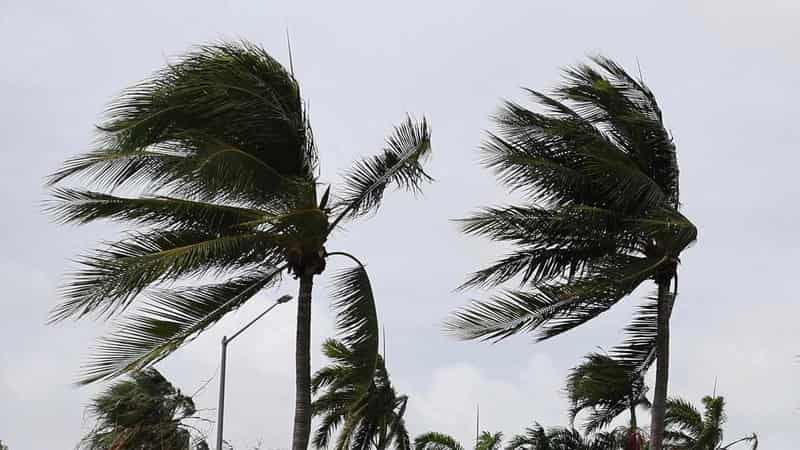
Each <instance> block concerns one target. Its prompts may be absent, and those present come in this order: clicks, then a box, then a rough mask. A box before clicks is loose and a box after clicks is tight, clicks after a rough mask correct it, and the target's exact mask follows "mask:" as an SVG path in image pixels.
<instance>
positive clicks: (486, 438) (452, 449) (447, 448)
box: [414, 431, 503, 450]
mask: <svg viewBox="0 0 800 450" xmlns="http://www.w3.org/2000/svg"><path fill="white" fill-rule="evenodd" d="M502 443H503V433H490V432H488V431H482V432H481V433H480V434H479V435H478V438H477V440H476V441H475V450H499V449H500V448H501V446H502ZM414 450H464V446H463V445H461V443H460V442H458V441H457V440H456V439H455V438H454V437H452V436H449V435H447V434H443V433H437V432H435V431H431V432H428V433H424V434H421V435H419V436H417V437H416V438H414Z"/></svg>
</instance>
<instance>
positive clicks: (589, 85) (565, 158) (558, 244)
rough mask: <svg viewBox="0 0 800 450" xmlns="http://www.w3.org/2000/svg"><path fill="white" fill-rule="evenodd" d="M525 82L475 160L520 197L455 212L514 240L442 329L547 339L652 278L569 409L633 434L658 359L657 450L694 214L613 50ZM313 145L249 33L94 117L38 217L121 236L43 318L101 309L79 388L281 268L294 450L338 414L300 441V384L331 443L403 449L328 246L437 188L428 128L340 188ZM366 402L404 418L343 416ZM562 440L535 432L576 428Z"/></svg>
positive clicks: (301, 114)
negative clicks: (319, 290) (342, 402)
mask: <svg viewBox="0 0 800 450" xmlns="http://www.w3.org/2000/svg"><path fill="white" fill-rule="evenodd" d="M525 92H526V94H527V95H528V96H529V99H530V102H531V104H519V103H516V102H511V101H506V102H504V103H503V104H502V105H501V106H500V109H499V111H498V112H497V113H496V114H495V115H494V116H493V122H494V129H493V130H492V131H491V132H489V133H488V136H487V137H486V139H485V141H484V143H483V144H482V145H481V147H480V153H481V155H482V163H483V164H484V165H485V166H486V168H487V169H488V170H489V171H490V172H492V173H493V174H494V176H495V177H496V178H497V180H498V182H499V183H501V184H502V185H503V186H505V187H506V188H507V189H508V190H509V191H512V192H516V193H518V194H519V196H520V197H521V198H522V200H521V201H520V202H519V203H517V204H514V205H499V206H486V207H483V208H479V209H478V210H477V211H476V212H474V213H473V214H471V215H469V216H468V217H467V218H464V219H461V220H460V224H461V227H462V230H463V232H464V233H465V234H468V235H476V236H480V237H483V238H487V239H489V240H492V241H497V242H503V243H506V244H509V245H510V247H511V249H512V250H511V251H510V252H509V253H508V254H506V255H504V256H502V257H500V258H499V259H498V260H496V261H494V262H491V263H490V264H489V265H487V266H486V267H485V268H483V269H480V270H478V271H476V272H475V273H473V274H471V275H469V276H468V277H467V281H466V282H465V283H464V284H463V285H462V286H461V289H470V288H484V289H489V290H496V291H497V293H496V294H494V295H492V296H490V297H489V298H487V299H485V300H482V301H477V302H473V303H470V304H468V305H466V306H464V307H463V308H461V309H459V310H458V311H455V312H454V313H453V314H452V316H451V317H450V318H449V319H447V321H446V323H445V329H446V330H447V332H449V333H452V334H453V335H455V336H457V337H459V338H462V339H479V340H493V341H497V340H503V339H505V338H508V337H510V336H512V335H515V334H519V333H532V334H534V335H535V336H536V337H537V339H539V340H544V339H549V338H553V337H556V336H558V335H560V334H562V333H564V332H567V331H569V330H571V329H573V328H575V327H578V326H580V325H582V324H584V323H586V322H588V321H590V320H591V319H593V318H595V317H597V316H599V315H601V314H602V313H603V312H605V311H607V310H609V309H610V308H612V307H613V306H614V305H615V304H617V303H618V302H620V301H621V300H622V299H624V298H626V297H628V296H630V295H631V294H632V293H633V292H634V290H636V289H637V288H639V287H640V286H643V285H652V286H653V294H652V295H651V296H649V297H647V298H645V299H642V300H641V302H640V306H639V308H638V310H637V313H636V315H635V317H633V318H632V320H631V321H630V323H629V324H628V325H627V326H626V328H625V329H626V333H627V337H626V339H625V340H624V341H623V342H621V343H619V344H618V345H616V346H615V347H613V348H612V349H611V350H610V351H609V353H608V355H590V356H589V357H588V360H587V362H586V365H584V366H581V367H582V368H581V367H579V368H578V369H576V372H574V373H573V374H572V375H571V380H572V378H574V380H573V381H574V383H572V384H571V386H572V388H574V389H575V395H576V397H575V398H576V399H578V400H575V402H574V404H573V408H576V409H574V410H573V411H571V414H572V416H573V417H574V416H575V415H576V414H577V413H578V412H580V411H583V410H585V409H586V408H590V409H591V411H592V412H591V415H590V421H589V423H588V428H587V431H590V432H593V431H595V430H598V429H601V428H603V427H604V426H607V425H608V423H609V422H610V420H611V419H613V417H616V416H617V415H619V414H620V413H621V412H622V411H625V410H627V411H630V414H631V424H630V425H631V429H639V424H638V422H637V420H636V417H635V409H636V408H637V407H638V406H641V405H644V402H645V401H646V398H645V397H644V394H643V389H644V388H643V383H642V382H641V380H642V379H643V376H644V374H645V373H646V372H647V371H648V370H649V369H650V367H651V366H652V365H653V364H655V366H656V378H655V386H654V391H653V395H652V404H650V403H649V401H648V406H649V407H650V408H651V422H650V426H649V437H648V439H647V441H648V442H649V448H651V449H653V450H660V449H662V448H665V447H664V446H665V445H672V444H668V443H670V442H673V441H672V440H673V437H674V436H672V435H671V434H670V433H672V432H671V431H668V429H667V428H668V425H669V424H670V420H671V419H670V418H669V417H670V416H669V411H670V408H673V409H674V405H673V404H671V403H670V401H669V400H668V392H667V386H668V375H669V351H670V348H669V342H670V339H669V333H670V317H671V314H672V310H673V308H674V306H675V302H676V299H677V294H678V268H679V263H680V256H681V253H682V252H683V251H684V250H685V249H686V248H687V247H689V246H690V245H691V244H692V243H693V242H695V240H696V239H697V228H696V226H695V225H694V224H693V223H692V222H691V221H690V220H689V218H687V217H686V216H684V215H683V214H682V213H681V212H680V205H681V203H680V196H679V193H680V190H679V167H678V163H677V153H676V146H675V144H674V141H673V139H672V136H671V134H670V133H669V132H668V131H667V128H666V127H665V125H664V121H663V117H662V111H661V109H660V107H659V105H658V103H657V101H656V97H655V95H654V94H653V92H652V91H651V90H650V89H649V88H648V87H647V86H646V85H645V84H644V82H643V81H642V80H641V79H640V78H636V77H634V76H632V75H630V74H629V73H628V72H627V71H625V70H624V69H623V68H622V67H621V66H620V65H618V64H617V63H615V62H614V61H612V60H610V59H608V58H605V57H601V56H598V57H594V58H591V60H590V61H589V62H588V63H586V64H580V65H577V66H574V67H570V68H567V69H565V70H564V78H563V82H562V83H561V84H560V85H559V86H558V87H557V88H555V89H554V90H553V91H552V92H550V93H543V92H540V91H536V90H532V89H526V90H525ZM318 151H319V149H318V148H317V145H316V144H315V141H314V137H313V132H312V128H311V125H310V121H309V117H308V113H307V110H306V108H305V104H304V101H303V98H302V96H301V91H300V86H299V84H298V82H297V80H296V78H295V77H294V74H293V73H292V71H291V70H287V69H286V68H285V67H284V66H282V65H281V64H280V63H279V62H278V61H277V60H275V59H274V58H272V57H271V56H270V55H269V54H268V53H267V52H266V51H265V50H264V49H262V48H260V47H258V46H257V45H255V44H252V43H248V42H244V41H242V42H222V43H218V44H211V45H204V46H200V47H197V48H195V49H194V50H192V51H190V52H189V53H187V54H185V55H184V56H182V57H180V58H179V59H178V60H176V61H174V62H172V63H170V64H168V65H167V66H165V67H164V68H163V69H161V70H160V71H158V72H156V73H155V74H153V75H152V76H151V77H149V78H147V79H145V80H144V81H142V82H140V83H137V84H135V85H133V86H132V87H130V88H128V89H126V90H125V91H123V93H122V94H121V95H119V96H118V97H117V98H116V99H115V100H114V101H113V102H112V103H111V104H110V106H109V107H108V108H107V110H106V116H105V119H104V120H103V122H101V123H100V124H99V125H98V126H97V138H96V140H95V144H94V146H93V148H91V149H90V150H89V151H88V152H86V153H84V154H81V155H78V156H76V157H73V158H71V159H69V160H67V161H66V162H65V163H64V164H63V165H62V166H61V167H60V168H59V169H58V170H56V171H55V172H54V173H52V174H51V175H50V177H49V178H48V180H47V185H48V187H49V188H50V189H51V194H50V198H49V201H48V206H47V210H48V213H50V214H51V215H52V216H53V217H55V218H56V219H58V220H59V221H60V222H62V223H73V224H87V223H91V222H95V221H102V220H110V221H116V222H120V223H122V224H124V225H126V226H127V227H128V231H127V232H126V234H125V235H124V236H123V237H122V238H121V239H119V240H117V241H114V242H106V243H103V244H102V245H100V246H98V248H96V249H95V250H94V251H92V252H89V253H87V254H85V255H83V256H81V257H80V258H79V259H78V261H77V264H78V267H77V268H76V269H75V270H74V271H73V272H71V273H70V275H69V281H68V282H67V284H66V285H65V286H64V287H63V289H62V292H61V294H62V296H63V302H62V303H61V304H59V305H58V306H57V307H56V308H54V309H53V311H52V315H51V322H60V321H63V320H66V319H82V318H88V317H99V318H103V319H109V320H113V323H114V325H113V330H112V331H111V333H110V335H108V336H105V337H102V338H101V339H100V341H99V343H98V344H97V346H96V351H95V353H94V355H93V356H92V357H91V359H90V360H89V361H88V363H87V364H86V365H85V370H84V372H83V374H82V377H81V383H93V382H98V381H105V380H110V379H113V378H115V377H118V376H121V375H125V374H136V373H147V372H146V371H147V370H148V368H151V367H152V366H153V365H154V364H156V363H157V362H159V361H160V360H162V359H163V358H166V357H168V356H169V355H170V354H171V353H172V352H173V351H175V350H177V349H178V348H180V347H181V346H182V345H184V344H186V343H187V342H189V341H191V340H192V339H193V338H194V337H196V336H197V335H198V334H199V333H202V332H204V331H206V330H207V329H209V328H210V327H212V326H213V325H214V324H215V323H217V322H218V321H219V320H220V319H221V318H222V317H224V316H225V315H226V314H228V313H230V312H231V311H234V310H236V309H237V308H239V307H240V306H242V305H243V304H244V303H246V302H247V301H248V300H250V299H252V298H254V297H255V296H256V295H257V294H258V293H259V292H262V291H264V290H267V289H270V288H275V287H276V286H278V285H279V284H280V283H281V282H282V281H283V279H285V278H287V277H289V278H294V279H296V280H297V281H298V296H297V298H298V301H297V305H298V307H297V308H298V309H297V315H296V319H297V336H296V340H295V354H296V374H295V380H296V383H295V393H296V399H295V415H294V417H295V419H294V427H293V434H292V436H293V437H292V450H307V448H308V446H309V442H310V441H312V442H311V443H313V444H314V445H323V446H324V445H328V444H332V442H330V440H331V439H332V437H331V430H333V429H335V428H336V427H334V426H333V425H331V427H332V428H329V429H328V431H325V430H323V431H324V432H323V434H320V431H319V430H318V431H317V432H316V433H315V434H314V436H313V440H312V429H311V418H312V416H313V415H314V414H317V413H319V411H321V409H320V408H321V407H320V406H319V403H316V405H315V404H314V403H312V393H322V397H321V398H323V399H324V398H326V397H325V396H326V395H327V396H329V397H327V398H333V399H335V398H337V396H346V397H347V398H349V399H351V400H352V403H348V406H347V407H346V408H345V409H343V410H336V411H333V410H330V411H328V410H326V411H327V412H326V413H325V415H323V418H324V420H326V421H330V424H334V423H337V424H341V426H342V428H341V429H340V430H339V437H338V438H337V439H338V440H337V444H336V445H337V446H338V445H339V444H338V442H339V441H341V440H342V439H345V441H344V442H347V443H348V445H346V446H344V447H341V448H345V447H348V446H353V445H355V444H354V443H357V442H361V444H362V445H367V444H366V443H364V442H366V441H363V439H362V440H359V439H361V438H357V435H360V434H363V433H361V431H363V430H362V428H359V427H367V428H366V429H370V430H371V429H374V428H376V427H377V428H380V429H382V430H384V435H383V436H384V437H383V440H379V441H376V442H372V441H370V442H369V445H367V446H376V447H380V448H384V447H386V446H388V445H389V442H395V443H396V442H397V441H398V439H400V440H402V438H401V437H400V436H401V435H402V434H403V433H401V431H402V429H404V425H403V423H402V420H399V419H398V417H399V418H402V414H401V412H402V411H405V404H406V401H407V399H405V398H402V397H396V398H395V397H392V396H391V395H389V394H390V393H392V392H393V388H392V387H391V385H390V384H389V383H388V375H387V374H386V369H385V366H384V364H385V363H384V361H382V359H381V357H380V355H379V348H378V343H379V333H378V330H379V324H378V317H377V313H376V308H375V302H376V296H375V293H374V291H373V286H372V284H371V282H370V279H369V274H368V272H367V271H366V269H365V264H364V260H363V259H362V258H363V256H356V255H353V254H351V253H349V252H347V251H346V249H343V248H340V247H337V246H336V240H335V239H334V237H335V236H336V235H337V233H339V232H341V231H342V226H343V225H345V224H348V225H349V224H351V223H352V222H354V221H356V220H358V219H362V218H364V217H365V216H368V215H370V214H373V213H375V212H376V211H378V209H379V207H380V206H381V204H382V203H383V200H384V196H385V194H387V191H388V190H389V189H390V188H393V189H395V190H401V191H408V192H418V191H420V190H421V189H423V187H424V185H425V184H426V183H428V182H430V181H432V180H433V179H432V177H431V176H430V175H429V174H428V173H427V172H426V170H425V164H426V161H427V159H428V157H429V156H430V154H431V152H432V145H431V129H430V126H429V124H428V122H427V120H426V119H425V118H422V119H420V120H415V119H412V118H411V117H408V118H407V119H406V120H404V121H403V122H402V123H400V124H399V125H397V126H396V127H395V128H394V130H392V132H391V133H390V134H389V136H388V137H387V139H386V145H385V146H384V148H383V149H381V150H380V151H378V152H376V153H375V154H374V155H373V156H369V157H365V158H363V159H360V160H357V161H355V162H354V163H353V164H352V166H351V167H350V169H348V170H346V171H345V172H344V173H343V174H342V177H341V180H340V182H339V183H335V184H326V183H323V182H322V181H321V180H320V178H319V173H320V169H319V158H318ZM446 219H449V218H443V220H446ZM337 259H339V260H343V261H345V262H346V263H347V264H349V266H347V267H346V268H345V269H343V270H341V271H338V272H336V273H334V274H333V275H332V277H331V278H332V281H333V283H334V289H333V291H332V292H331V295H330V297H331V300H332V304H333V307H334V311H335V313H336V316H337V317H336V324H337V332H338V335H337V340H336V341H329V342H327V343H326V346H325V348H324V351H325V352H326V354H328V353H330V354H329V356H330V357H331V358H333V359H334V360H339V359H341V358H344V357H347V358H348V359H347V363H346V365H342V366H341V367H339V369H341V370H342V371H344V372H346V377H345V378H346V381H347V383H346V385H343V384H341V383H343V381H341V380H338V379H336V380H334V379H333V378H324V377H323V378H322V379H320V378H312V374H311V367H310V355H311V349H310V335H311V323H312V322H311V302H312V296H313V294H314V292H315V290H314V284H315V280H317V279H318V277H321V276H326V275H327V274H328V272H329V271H328V265H329V264H332V263H333V261H334V260H337ZM209 279H213V280H214V281H213V282H209V281H208V280H209ZM609 361H613V365H607V366H606V365H604V364H606V363H608V362H609ZM343 364H344V363H343ZM597 367H601V368H602V369H603V370H602V371H601V372H602V373H603V376H604V377H606V378H607V379H608V380H609V381H610V382H613V383H617V382H619V383H623V382H624V383H623V384H625V386H624V387H622V388H621V390H620V391H619V392H617V393H616V394H617V397H615V400H614V401H613V402H610V403H596V400H597V399H596V398H595V397H592V396H593V395H595V394H596V392H594V391H593V389H595V388H596V386H594V385H592V383H584V382H583V381H581V380H584V379H585V376H584V375H585V373H583V372H581V370H589V369H591V370H595V369H597ZM597 370H599V369H597ZM344 372H343V373H344ZM318 375H319V374H318ZM343 376H344V375H343ZM575 380H577V381H575ZM382 383H383V384H382ZM595 384H597V385H600V384H604V382H600V383H595ZM344 386H346V387H344ZM334 388H335V389H334ZM340 389H344V391H340ZM330 396H332V397H330ZM714 398H717V397H713V398H712V400H713V399H714ZM378 399H382V400H378ZM390 400H391V401H390ZM319 401H320V400H319V399H318V400H317V402H319ZM714 401H716V400H714ZM323 409H324V408H323ZM363 411H382V413H385V414H388V415H389V416H392V414H394V415H395V416H397V417H395V420H394V421H383V422H380V423H366V424H365V423H361V422H358V423H359V424H360V425H357V424H356V423H355V422H354V421H360V420H361V419H356V418H357V417H358V414H360V412H363ZM386 420H388V419H386ZM324 423H328V422H324ZM397 427H399V428H397ZM565 430H566V431H565ZM565 430H561V431H558V430H555V431H554V430H551V429H545V428H542V427H541V426H539V425H535V426H534V427H533V428H531V429H530V430H528V431H530V433H532V434H531V436H550V435H552V436H556V435H557V434H558V433H561V432H562V431H563V433H566V434H570V433H572V432H573V431H574V430H572V429H565ZM556 431H558V432H556ZM350 432H352V433H355V435H354V436H352V437H346V436H348V433H350ZM563 433H562V434H563ZM566 434H564V436H566ZM342 436H345V437H342ZM491 436H495V435H491ZM575 436H577V437H580V433H578V434H577V435H575ZM687 436H690V435H689V434H687ZM495 437H496V436H495ZM577 437H576V439H577ZM404 439H406V440H408V439H407V437H406V438H404ZM487 439H489V438H488V437H487ZM630 439H633V438H630ZM687 439H688V438H687ZM692 439H695V438H692ZM362 441H363V442H362ZM410 442H411V441H409V442H408V446H410V445H412V444H411V443H410ZM487 442H488V441H487ZM687 442H688V441H687ZM431 445H433V444H431ZM436 445H439V444H436ZM530 445H531V447H530V448H532V449H533V448H539V447H533V444H530ZM587 445H588V444H587ZM362 448H366V447H362ZM441 448H442V449H443V448H444V447H441ZM541 448H549V447H541ZM553 448H560V447H553ZM704 448H705V447H704ZM709 448H710V447H709ZM437 449H439V447H437ZM419 450H423V449H422V448H420V449H419ZM427 450H434V449H433V448H430V449H427Z"/></svg>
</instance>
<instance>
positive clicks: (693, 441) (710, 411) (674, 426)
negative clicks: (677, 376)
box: [665, 395, 758, 450]
mask: <svg viewBox="0 0 800 450" xmlns="http://www.w3.org/2000/svg"><path fill="white" fill-rule="evenodd" d="M702 401H703V412H702V413H701V412H700V411H698V410H697V408H695V407H694V405H692V404H691V403H689V402H688V401H686V400H683V399H680V398H672V399H670V400H669V401H668V402H667V414H666V424H667V432H666V433H665V438H666V442H665V443H666V444H667V445H668V447H669V448H671V449H676V450H684V449H685V450H721V449H727V448H731V447H733V446H734V445H736V444H739V443H745V442H749V443H750V447H751V449H753V450H755V449H756V448H757V447H758V437H757V436H756V434H755V433H753V434H752V435H750V436H745V437H743V438H741V439H738V440H735V441H733V442H730V443H728V444H726V445H723V430H722V426H723V425H724V424H725V422H726V421H727V419H728V417H727V415H726V414H725V399H724V398H723V397H721V396H718V395H707V396H705V397H703V400H702Z"/></svg>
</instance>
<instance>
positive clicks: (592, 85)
mask: <svg viewBox="0 0 800 450" xmlns="http://www.w3.org/2000/svg"><path fill="white" fill-rule="evenodd" d="M593 61H594V63H595V64H596V67H595V66H589V65H580V66H578V67H575V68H571V69H568V70H566V77H565V78H566V82H565V83H564V84H563V85H562V86H561V87H559V88H558V89H556V91H555V95H554V96H548V95H545V94H541V93H539V92H536V91H530V90H529V91H528V92H529V93H530V94H531V96H532V97H533V99H534V100H535V101H536V102H538V103H539V104H540V105H542V107H543V109H544V112H543V113H542V112H534V111H532V110H530V109H528V108H526V107H524V106H521V105H518V104H516V103H512V102H506V104H505V105H504V107H503V109H502V110H501V112H500V113H499V114H498V115H497V116H496V119H495V121H496V123H497V126H498V128H499V130H498V132H497V133H496V134H491V135H490V136H489V139H488V142H487V143H486V144H485V146H484V148H483V152H484V155H485V157H484V163H485V165H486V166H487V167H489V168H491V169H493V170H494V171H495V172H496V173H497V176H498V178H499V179H500V181H501V182H502V183H504V184H506V185H507V186H509V188H510V189H512V190H515V191H519V192H522V193H524V194H525V195H526V196H527V198H526V203H525V204H522V205H517V206H502V207H494V208H487V209H485V210H483V211H481V212H479V213H478V214H475V215H474V216H473V217H471V218H469V219H466V220H465V221H464V231H465V232H466V233H469V234H475V235H481V236H485V237H489V238H491V239H494V240H498V241H503V242H507V243H510V244H511V245H512V246H514V250H513V251H512V252H511V253H510V254H508V255H507V256H506V257H504V258H502V259H500V260H499V261H497V262H496V263H495V264H493V265H491V266H489V267H488V268H486V269H483V270H481V271H478V272H476V273H475V274H474V275H473V276H472V277H471V278H470V279H469V280H468V281H467V282H466V283H465V284H464V286H463V287H472V286H496V285H500V284H502V283H505V282H507V281H510V280H512V279H514V278H517V279H519V281H520V283H521V286H522V288H521V289H518V290H510V291H506V292H505V293H503V294H502V295H500V296H497V297H494V298H492V299H490V300H488V301H483V302H474V303H472V304H471V305H470V306H468V307H466V308H464V309H462V310H460V311H459V312H457V313H456V314H455V315H454V316H453V317H452V318H451V320H449V321H448V323H447V328H448V329H449V330H450V331H452V332H454V333H455V334H457V335H458V336H460V337H462V338H464V339H496V340H499V339H503V338H506V337H508V336H511V335H513V334H516V333H519V332H533V331H537V332H540V334H539V339H548V338H551V337H554V336H557V335H559V334H561V333H563V332H566V331H568V330H571V329H573V328H575V327H577V326H580V325H582V324H584V323H586V322H588V321H589V320H591V319H593V318H595V317H597V316H599V315H600V314H602V313H603V312H605V311H607V310H608V309H610V308H611V307H613V306H614V305H615V304H616V303H617V302H619V301H620V300H622V299H623V298H625V297H626V296H628V295H629V294H631V293H632V292H633V291H634V290H635V289H636V288H637V287H639V286H640V285H642V284H643V283H645V282H647V281H653V282H654V283H655V285H656V288H657V292H656V294H655V296H654V297H653V298H652V299H651V300H650V301H649V302H647V303H646V304H645V306H644V307H643V309H642V311H641V313H640V317H639V318H640V319H641V320H640V321H639V322H634V325H636V326H632V327H631V328H630V331H631V333H632V335H631V336H630V338H629V340H628V341H627V342H626V343H625V344H624V345H623V346H622V347H621V348H620V350H619V352H617V353H616V354H615V356H619V357H620V358H622V359H624V360H626V363H628V364H630V365H632V366H634V367H637V368H639V370H640V371H642V372H644V371H645V370H646V369H647V368H648V367H649V366H650V364H651V363H652V362H653V360H654V359H655V358H656V357H657V361H658V365H657V374H656V383H655V392H654V401H653V412H652V426H651V428H652V432H653V435H654V436H661V435H662V433H663V413H664V402H665V400H666V395H667V380H668V361H669V318H670V315H671V313H672V307H673V303H674V301H675V296H676V292H677V283H676V279H677V267H678V262H679V258H680V255H681V252H683V250H684V249H686V247H687V246H689V244H691V243H692V242H694V241H695V239H696V237H697V230H696V228H695V226H694V225H693V224H692V223H691V222H690V221H689V219H687V218H686V217H685V216H684V215H683V214H681V213H680V212H679V206H680V203H679V189H678V163H677V158H676V151H675V145H674V143H673V141H672V138H671V136H670V134H669V133H668V132H667V130H666V128H665V127H664V123H663V121H662V115H661V110H660V108H659V106H658V104H657V102H656V99H655V96H654V95H653V93H652V92H651V91H650V90H649V89H648V88H647V87H646V86H645V85H644V84H643V82H642V81H641V80H637V79H635V78H634V77H632V76H630V75H629V74H628V73H627V72H625V70H624V69H622V68H621V67H620V66H618V65H617V64H616V63H614V62H613V61H611V60H609V59H606V58H602V57H597V58H594V59H593ZM653 449H654V450H660V449H661V445H660V444H655V445H654V446H653Z"/></svg>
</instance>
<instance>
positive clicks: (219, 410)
mask: <svg viewBox="0 0 800 450" xmlns="http://www.w3.org/2000/svg"><path fill="white" fill-rule="evenodd" d="M291 299H292V296H291V295H284V296H281V297H279V298H278V299H277V300H275V303H273V304H272V305H271V306H270V307H269V308H267V309H266V310H265V311H264V312H262V313H261V314H259V315H258V316H256V318H255V319H253V320H251V321H250V322H248V324H247V325H245V326H243V327H242V329H240V330H239V331H237V332H236V333H234V334H233V336H231V337H230V338H228V337H227V336H222V355H221V360H220V364H219V407H218V408H217V450H222V422H223V419H224V414H225V360H226V357H227V354H228V344H230V342H231V341H232V340H234V339H236V336H239V335H240V334H242V332H243V331H244V330H246V329H248V328H250V326H251V325H253V324H254V323H256V322H257V321H258V319H260V318H262V317H264V316H265V315H266V314H267V313H268V312H270V311H272V309H273V308H275V307H276V306H278V305H280V304H281V303H286V302H288V301H289V300H291Z"/></svg>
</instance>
